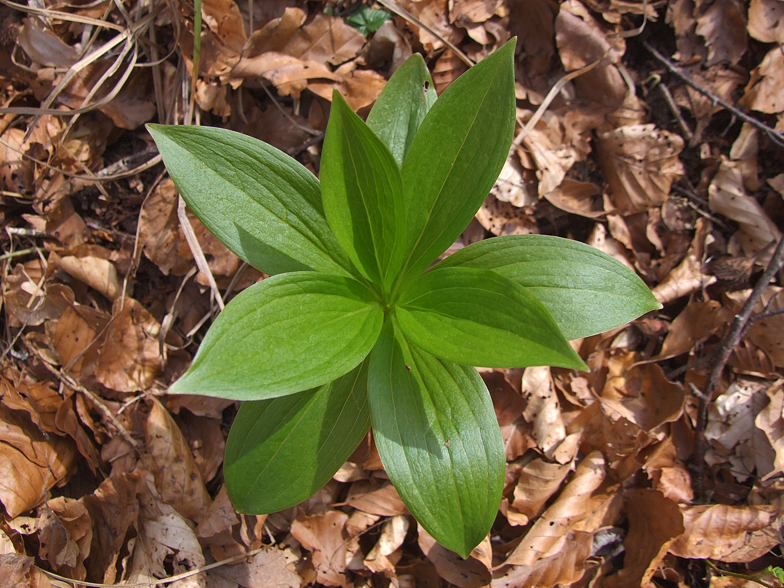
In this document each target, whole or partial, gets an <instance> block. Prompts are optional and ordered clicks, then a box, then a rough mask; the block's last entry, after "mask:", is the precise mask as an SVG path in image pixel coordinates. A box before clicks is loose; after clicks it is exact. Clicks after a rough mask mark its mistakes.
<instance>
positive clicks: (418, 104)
mask: <svg viewBox="0 0 784 588" xmlns="http://www.w3.org/2000/svg"><path fill="white" fill-rule="evenodd" d="M436 98H437V96H436V89H435V86H434V85H433V78H431V77H430V72H429V71H427V66H426V65H425V60H424V59H422V56H421V55H420V54H419V53H414V54H413V55H412V56H411V57H409V58H408V59H406V61H405V62H404V63H403V65H401V66H400V67H399V68H397V71H396V72H395V73H394V74H392V77H391V78H389V81H388V82H387V85H386V86H384V89H383V90H382V91H381V94H379V96H378V98H377V99H376V103H375V104H374V105H373V108H372V109H371V111H370V114H369V115H368V117H367V125H368V126H369V127H370V129H371V130H372V131H373V132H374V133H376V135H377V136H378V138H379V139H381V140H382V141H383V142H384V144H385V145H386V146H387V147H388V148H389V151H390V152H391V153H392V156H393V157H394V158H395V161H396V162H397V164H398V165H399V166H402V165H403V161H404V160H405V158H406V154H407V153H408V150H409V148H410V147H411V142H412V141H413V140H414V136H415V135H416V133H417V130H418V129H419V125H421V124H422V121H423V120H425V115H426V114H427V113H428V111H429V110H430V107H431V106H433V104H434V103H435V101H436Z"/></svg>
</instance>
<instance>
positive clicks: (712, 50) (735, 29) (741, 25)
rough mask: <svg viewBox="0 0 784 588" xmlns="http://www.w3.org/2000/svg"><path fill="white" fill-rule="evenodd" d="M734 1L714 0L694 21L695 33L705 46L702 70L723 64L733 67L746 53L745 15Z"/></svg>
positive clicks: (739, 4)
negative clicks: (705, 53)
mask: <svg viewBox="0 0 784 588" xmlns="http://www.w3.org/2000/svg"><path fill="white" fill-rule="evenodd" d="M744 13H745V9H744V7H743V6H742V5H741V3H740V2H735V0H718V1H717V2H714V3H713V4H711V6H710V8H708V9H707V10H706V11H705V12H704V13H703V14H701V15H700V16H699V17H698V18H697V29H696V33H697V34H698V35H700V36H701V37H705V44H706V45H707V46H708V61H707V63H706V64H705V66H706V67H710V66H712V65H715V64H716V63H721V62H727V63H729V64H731V65H735V64H737V63H738V62H739V61H740V58H741V57H743V54H744V53H746V42H747V37H746V15H745V14H744Z"/></svg>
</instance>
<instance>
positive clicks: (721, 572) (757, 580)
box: [705, 559, 776, 588]
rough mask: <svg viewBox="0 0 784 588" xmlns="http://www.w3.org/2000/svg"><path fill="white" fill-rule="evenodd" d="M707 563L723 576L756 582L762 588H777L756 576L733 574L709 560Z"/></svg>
mask: <svg viewBox="0 0 784 588" xmlns="http://www.w3.org/2000/svg"><path fill="white" fill-rule="evenodd" d="M705 563H707V564H708V565H709V566H710V567H712V568H713V569H714V570H716V571H717V572H719V573H720V574H722V575H725V576H732V577H733V578H743V579H744V580H747V581H750V582H756V583H757V584H759V585H760V586H765V588H776V587H775V586H774V585H773V584H770V583H768V582H765V581H764V580H760V579H759V578H757V577H755V576H749V575H746V574H739V573H738V572H731V571H729V570H722V569H721V568H720V567H719V566H717V565H716V564H715V563H713V562H712V561H711V560H709V559H706V560H705Z"/></svg>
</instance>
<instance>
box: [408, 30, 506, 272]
mask: <svg viewBox="0 0 784 588" xmlns="http://www.w3.org/2000/svg"><path fill="white" fill-rule="evenodd" d="M514 47H515V40H514V39H512V40H511V41H509V42H508V43H506V45H504V46H503V47H501V48H500V49H499V50H498V51H496V52H495V53H493V54H492V55H490V56H489V57H487V58H485V59H484V60H483V61H481V62H480V63H479V64H477V65H475V66H474V67H472V68H471V69H470V70H468V71H467V72H466V73H464V74H463V75H462V76H460V77H459V78H457V79H456V80H455V81H454V82H452V84H451V85H450V86H449V87H448V88H447V89H446V90H445V91H444V93H443V94H442V95H441V96H440V97H439V98H438V100H437V101H436V103H435V104H434V105H433V108H431V109H430V112H429V113H428V114H427V116H426V117H425V120H424V122H423V123H422V126H421V127H419V131H418V132H417V134H416V137H414V141H413V143H412V144H411V149H410V150H409V152H408V155H407V156H406V160H405V162H404V163H403V169H402V174H403V186H404V188H405V196H406V210H407V211H408V218H407V225H408V230H409V232H408V250H409V251H411V253H410V256H409V258H408V260H407V262H406V264H405V266H404V272H405V275H412V276H415V275H417V274H419V273H420V272H422V271H424V270H425V268H427V266H428V265H430V263H431V262H432V261H433V260H434V259H436V257H438V256H439V255H440V254H441V253H442V252H443V251H444V250H446V248H447V247H449V246H450V245H451V244H452V243H453V242H454V240H455V239H457V237H458V236H459V235H460V233H461V232H462V231H463V229H465V227H466V225H468V223H469V222H470V221H471V219H472V218H473V217H474V214H476V211H477V210H479V207H480V206H481V205H482V202H483V201H484V199H485V198H486V197H487V194H488V193H489V192H490V189H491V188H492V187H493V184H494V183H495V181H496V179H497V178H498V174H499V173H500V172H501V168H503V166H504V162H505V161H506V157H507V155H508V154H509V148H510V146H511V144H512V133H513V131H514V120H515V96H514V65H513V57H514Z"/></svg>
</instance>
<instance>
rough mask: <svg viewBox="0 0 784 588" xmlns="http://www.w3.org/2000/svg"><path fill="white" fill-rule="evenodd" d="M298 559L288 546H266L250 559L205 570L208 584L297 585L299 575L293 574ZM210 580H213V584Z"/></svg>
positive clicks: (232, 587)
mask: <svg viewBox="0 0 784 588" xmlns="http://www.w3.org/2000/svg"><path fill="white" fill-rule="evenodd" d="M297 561H299V558H298V556H297V555H295V553H294V552H293V551H292V550H291V548H290V547H286V548H279V547H265V548H264V549H263V551H261V552H260V553H257V554H256V555H254V556H253V557H252V558H251V559H250V561H244V562H241V563H238V564H234V565H230V566H221V567H219V568H216V569H214V570H210V571H209V572H207V578H208V582H207V586H211V585H214V586H216V587H220V588H235V587H241V588H257V587H258V586H269V587H270V588H271V587H273V586H274V588H300V585H301V584H302V578H301V577H300V576H299V574H297V573H296V563H297ZM210 582H214V584H211V583H210Z"/></svg>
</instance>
